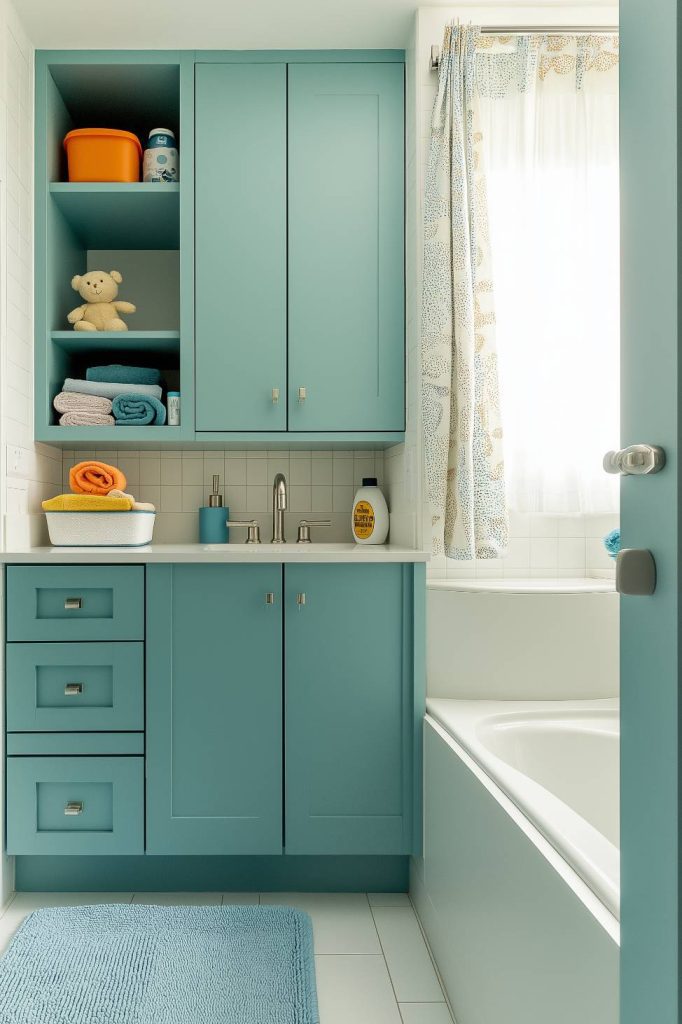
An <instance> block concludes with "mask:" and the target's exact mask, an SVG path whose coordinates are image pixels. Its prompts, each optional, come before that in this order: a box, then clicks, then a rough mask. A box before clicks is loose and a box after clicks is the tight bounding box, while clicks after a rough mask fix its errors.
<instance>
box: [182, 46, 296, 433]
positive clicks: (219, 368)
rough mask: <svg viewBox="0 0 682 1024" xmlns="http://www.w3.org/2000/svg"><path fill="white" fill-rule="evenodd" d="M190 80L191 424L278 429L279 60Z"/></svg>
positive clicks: (282, 339) (282, 423)
mask: <svg viewBox="0 0 682 1024" xmlns="http://www.w3.org/2000/svg"><path fill="white" fill-rule="evenodd" d="M195 88H196V145H195V152H196V202H195V233H196V244H195V264H196V279H195V294H196V395H197V403H196V428H197V430H201V431H204V430H206V431H215V430H217V431H223V430H237V431H251V430H266V431H270V430H276V431H280V430H286V429H287V406H286V379H287V364H286V358H287V330H286V316H287V205H286V182H287V155H286V154H287V101H286V90H287V68H286V64H200V65H198V66H197V68H196V79H195Z"/></svg>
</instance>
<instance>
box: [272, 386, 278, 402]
mask: <svg viewBox="0 0 682 1024" xmlns="http://www.w3.org/2000/svg"><path fill="white" fill-rule="evenodd" d="M278 402H279V388H273V389H272V404H273V405H277V403H278Z"/></svg>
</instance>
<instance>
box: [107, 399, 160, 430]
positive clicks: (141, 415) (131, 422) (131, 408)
mask: <svg viewBox="0 0 682 1024" xmlns="http://www.w3.org/2000/svg"><path fill="white" fill-rule="evenodd" d="M111 411H112V413H113V416H114V419H115V420H116V426H117V427H143V426H147V425H151V426H155V427H162V426H163V424H164V423H165V422H166V406H165V405H162V404H161V402H159V400H158V398H152V397H151V396H148V395H137V394H127V395H117V396H116V398H115V399H114V400H113V402H112V410H111Z"/></svg>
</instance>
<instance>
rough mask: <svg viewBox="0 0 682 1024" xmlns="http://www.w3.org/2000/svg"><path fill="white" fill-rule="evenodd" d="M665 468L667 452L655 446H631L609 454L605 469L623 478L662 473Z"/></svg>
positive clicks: (606, 458) (606, 456)
mask: <svg viewBox="0 0 682 1024" xmlns="http://www.w3.org/2000/svg"><path fill="white" fill-rule="evenodd" d="M664 466H665V452H664V451H663V449H662V448H659V447H658V446H657V445H655V444H631V445H630V446H629V448H621V449H620V451H617V452H607V453H606V455H605V456H604V469H605V470H606V472H607V473H620V474H621V475H622V476H640V475H643V474H646V473H660V471H661V470H662V469H663V467H664Z"/></svg>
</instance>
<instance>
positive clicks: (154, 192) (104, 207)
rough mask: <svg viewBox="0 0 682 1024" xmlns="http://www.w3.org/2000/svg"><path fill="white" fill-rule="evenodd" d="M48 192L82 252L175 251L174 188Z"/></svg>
mask: <svg viewBox="0 0 682 1024" xmlns="http://www.w3.org/2000/svg"><path fill="white" fill-rule="evenodd" d="M49 188H50V196H51V197H52V201H53V202H54V204H55V205H56V206H57V208H58V209H59V211H60V212H61V214H62V216H63V217H64V219H65V221H66V222H67V223H68V225H69V227H70V228H71V230H72V231H73V234H74V235H75V236H76V238H77V239H78V241H79V242H80V243H81V245H82V246H83V248H85V249H177V248H179V245H180V185H179V184H161V183H159V182H130V183H127V182H126V183H124V182H52V183H51V184H50V187H49Z"/></svg>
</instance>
